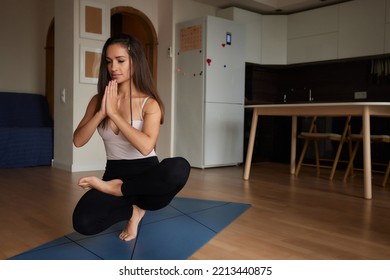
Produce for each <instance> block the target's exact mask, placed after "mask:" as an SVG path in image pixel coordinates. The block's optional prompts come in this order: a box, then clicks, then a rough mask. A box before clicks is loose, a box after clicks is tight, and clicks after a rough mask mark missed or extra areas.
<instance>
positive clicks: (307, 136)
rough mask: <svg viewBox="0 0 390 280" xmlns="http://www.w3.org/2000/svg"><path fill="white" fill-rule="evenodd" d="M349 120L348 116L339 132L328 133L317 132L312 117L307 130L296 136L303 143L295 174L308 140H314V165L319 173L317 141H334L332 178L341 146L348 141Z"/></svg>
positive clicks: (299, 168) (299, 166) (299, 167)
mask: <svg viewBox="0 0 390 280" xmlns="http://www.w3.org/2000/svg"><path fill="white" fill-rule="evenodd" d="M350 122H351V116H348V117H347V119H346V121H345V125H344V129H343V131H342V133H341V134H338V133H329V132H318V130H317V117H313V120H312V122H311V124H310V128H309V131H307V132H301V133H300V135H298V138H300V139H304V140H305V142H304V144H303V148H302V152H301V155H300V157H299V161H298V164H297V168H296V172H295V175H296V176H298V175H299V172H300V170H301V167H302V163H303V159H304V158H305V154H306V151H307V147H308V145H309V141H314V144H315V145H314V148H315V158H316V167H317V173H318V174H319V173H320V167H321V165H320V155H319V149H318V142H319V141H336V142H339V145H338V148H337V151H336V156H335V158H334V159H333V164H332V169H331V172H330V176H329V179H330V180H332V179H333V177H334V174H335V172H336V167H337V164H338V162H339V158H340V154H341V150H342V148H343V145H344V144H345V143H346V142H347V141H348V137H347V136H348V134H349V133H350Z"/></svg>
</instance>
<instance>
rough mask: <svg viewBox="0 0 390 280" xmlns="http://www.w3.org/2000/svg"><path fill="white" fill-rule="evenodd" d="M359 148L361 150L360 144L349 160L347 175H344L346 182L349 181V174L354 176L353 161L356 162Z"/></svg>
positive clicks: (357, 144) (354, 149)
mask: <svg viewBox="0 0 390 280" xmlns="http://www.w3.org/2000/svg"><path fill="white" fill-rule="evenodd" d="M358 148H359V142H356V144H355V147H354V148H353V151H352V154H351V158H350V159H349V162H348V167H347V170H346V171H345V174H344V179H343V181H344V182H346V181H347V178H348V175H349V173H351V175H352V174H353V161H354V160H355V156H356V153H357V151H358Z"/></svg>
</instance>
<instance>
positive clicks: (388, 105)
mask: <svg viewBox="0 0 390 280" xmlns="http://www.w3.org/2000/svg"><path fill="white" fill-rule="evenodd" d="M245 108H247V109H253V114H252V123H251V130H250V135H249V140H248V149H247V154H246V160H245V167H244V180H249V176H250V170H251V165H252V155H253V146H254V143H255V137H256V129H257V124H258V120H259V117H260V116H291V117H292V121H291V128H292V129H291V157H290V174H295V166H296V143H297V119H298V117H306V116H307V117H309V116H328V117H339V116H361V117H362V124H363V127H362V133H363V173H364V198H366V199H372V180H371V141H370V134H371V133H370V117H371V116H382V117H389V116H390V102H337V103H336V102H335V103H333V102H332V103H315V102H307V103H282V104H258V105H245Z"/></svg>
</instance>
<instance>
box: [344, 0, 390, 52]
mask: <svg viewBox="0 0 390 280" xmlns="http://www.w3.org/2000/svg"><path fill="white" fill-rule="evenodd" d="M385 16H386V0H370V1H367V0H355V1H350V2H346V3H343V4H340V27H339V58H348V57H358V56H367V55H377V54H383V53H384V44H385V43H384V42H385V41H384V40H385V36H384V34H385Z"/></svg>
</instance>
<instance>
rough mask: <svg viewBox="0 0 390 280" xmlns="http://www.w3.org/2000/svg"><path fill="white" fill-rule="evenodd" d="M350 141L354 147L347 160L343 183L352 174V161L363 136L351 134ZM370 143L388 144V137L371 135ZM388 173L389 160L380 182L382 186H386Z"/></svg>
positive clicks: (389, 171)
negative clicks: (353, 143)
mask: <svg viewBox="0 0 390 280" xmlns="http://www.w3.org/2000/svg"><path fill="white" fill-rule="evenodd" d="M350 139H351V141H352V142H356V144H355V146H354V147H353V150H352V154H351V158H350V160H349V163H348V166H347V170H346V171H345V175H344V181H347V179H348V176H349V174H352V172H353V161H354V159H355V157H356V153H357V151H358V149H359V145H360V143H362V142H363V135H362V134H351V135H350ZM371 143H390V135H371ZM389 173H390V160H389V162H388V164H387V167H386V170H385V176H384V178H383V181H382V186H383V187H384V186H386V182H387V179H388V178H389Z"/></svg>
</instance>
